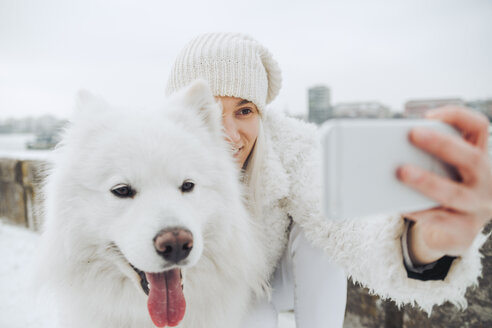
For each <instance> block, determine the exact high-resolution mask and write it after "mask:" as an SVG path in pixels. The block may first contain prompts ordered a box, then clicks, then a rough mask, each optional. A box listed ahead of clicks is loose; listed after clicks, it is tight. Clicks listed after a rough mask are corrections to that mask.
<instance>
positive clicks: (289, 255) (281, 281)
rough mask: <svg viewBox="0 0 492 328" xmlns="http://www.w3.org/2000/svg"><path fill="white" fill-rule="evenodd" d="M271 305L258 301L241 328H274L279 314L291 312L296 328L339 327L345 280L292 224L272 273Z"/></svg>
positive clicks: (337, 268) (299, 229) (343, 309)
mask: <svg viewBox="0 0 492 328" xmlns="http://www.w3.org/2000/svg"><path fill="white" fill-rule="evenodd" d="M271 283H272V287H273V294H272V300H271V302H268V301H267V300H258V301H257V302H256V303H255V304H254V305H253V308H252V310H251V312H250V313H249V315H248V316H247V318H246V320H245V322H244V324H243V328H253V327H254V328H277V327H278V312H282V311H288V310H292V309H293V310H294V314H295V320H296V328H321V327H323V328H328V327H329V328H342V327H343V319H344V316H345V305H346V302H347V279H346V276H345V273H344V272H343V270H342V269H341V268H340V267H338V266H336V265H335V264H333V263H331V262H330V260H329V259H328V257H327V255H326V254H325V253H323V251H322V250H320V249H317V248H314V247H313V246H311V244H310V243H309V242H308V241H307V239H306V237H305V236H304V233H303V231H302V229H301V228H300V227H299V226H298V225H297V224H295V223H294V224H293V225H292V230H291V232H290V235H289V243H288V245H287V249H286V250H285V253H284V255H283V256H282V259H281V261H280V264H279V266H278V268H277V270H276V271H275V273H274V277H273V281H272V282H271Z"/></svg>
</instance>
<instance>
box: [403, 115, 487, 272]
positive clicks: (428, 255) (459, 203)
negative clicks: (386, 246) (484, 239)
mask: <svg viewBox="0 0 492 328" xmlns="http://www.w3.org/2000/svg"><path fill="white" fill-rule="evenodd" d="M426 117H427V118H430V119H438V120H441V121H443V122H445V123H448V124H451V125H453V126H454V127H456V128H457V129H458V130H460V131H461V133H462V136H463V138H462V139H460V138H456V137H452V136H448V135H443V134H441V133H438V132H434V131H431V130H428V129H423V128H416V129H413V130H412V131H411V133H410V141H411V142H412V143H413V144H414V145H415V146H417V147H419V148H421V149H423V150H425V151H426V152H428V153H430V154H432V155H435V156H436V157H438V158H440V159H441V160H443V161H445V162H447V163H449V164H451V165H452V166H454V167H455V168H456V169H457V171H458V173H459V175H460V177H461V181H459V182H455V181H452V180H450V179H448V178H443V177H440V176H438V175H436V174H433V173H431V172H428V171H425V170H423V169H420V168H418V167H415V166H411V165H404V166H402V167H400V168H399V169H398V178H399V179H400V180H401V181H402V182H404V183H405V184H407V185H409V186H410V187H412V188H414V189H416V190H418V191H419V192H421V193H423V194H424V195H426V196H428V197H430V198H432V199H434V200H435V201H437V202H438V203H439V204H441V206H439V207H436V208H433V209H430V210H425V211H419V212H413V213H408V214H405V215H404V216H405V217H406V218H408V219H410V220H412V221H413V224H412V225H411V226H410V229H409V231H408V236H407V240H408V249H409V253H410V257H411V259H412V262H413V263H414V264H415V265H422V264H427V263H431V262H434V261H436V260H438V259H439V258H441V257H442V256H444V255H451V256H460V255H462V254H463V253H464V252H465V251H466V250H467V249H468V247H469V246H470V245H471V244H472V242H473V240H474V239H475V237H476V236H477V235H478V233H479V232H480V230H481V229H482V228H483V227H484V226H485V225H486V224H487V223H488V222H489V220H490V219H491V218H492V171H491V167H490V159H489V154H488V135H489V132H488V129H489V121H488V119H487V118H486V117H485V116H483V115H481V114H479V113H477V112H473V111H471V110H468V109H465V108H461V107H443V108H439V109H436V110H433V111H430V112H429V113H428V115H426Z"/></svg>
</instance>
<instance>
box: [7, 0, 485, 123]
mask: <svg viewBox="0 0 492 328" xmlns="http://www.w3.org/2000/svg"><path fill="white" fill-rule="evenodd" d="M215 31H221V32H226V31H227V32H228V31H230V32H243V33H247V34H250V35H251V36H253V37H255V38H256V39H258V40H259V41H260V42H262V43H263V44H264V45H265V46H266V47H267V48H269V49H270V51H271V52H272V53H273V55H274V57H275V58H276V59H277V60H278V62H279V63H280V67H281V68H282V70H283V77H284V82H283V89H282V90H281V93H280V96H279V97H278V99H277V100H276V101H275V102H274V103H273V104H272V106H273V107H275V108H277V109H278V110H282V111H289V112H290V113H295V114H300V113H305V112H306V111H307V88H308V87H311V86H313V85H317V84H325V85H327V86H329V87H330V88H331V92H332V103H334V104H336V103H340V102H352V101H380V102H382V103H383V104H386V105H388V106H390V107H391V108H392V109H393V110H401V109H402V108H403V104H404V102H405V101H407V100H409V99H421V98H436V97H460V98H463V99H465V100H474V99H484V98H492V1H490V0H412V1H404V0H394V1H382V0H371V1H364V0H360V1H355V0H337V1H334V0H319V1H318V0H304V1H289V0H270V1H269V0H243V1H231V0H229V1H220V0H209V1H205V0H201V1H186V0H181V1H179V0H177V1H176V0H175V1H165V0H154V1H149V0H144V1H142V0H140V1H127V0H111V1H97V0H84V1H67V0H44V1H40V0H37V1H36V0H32V1H27V0H0V119H3V118H6V117H9V116H15V117H22V116H26V115H41V114H44V113H51V114H55V115H57V116H59V117H67V116H69V115H70V113H71V111H72V110H73V107H74V104H73V103H74V100H73V99H74V95H75V93H76V92H77V90H79V89H80V88H85V89H88V90H91V91H93V92H95V93H98V94H100V95H102V96H104V97H105V98H106V99H107V100H108V101H109V102H110V103H114V104H116V105H124V106H136V107H147V106H158V105H159V104H161V103H162V102H163V98H164V88H165V83H166V80H167V75H168V72H169V69H170V67H171V64H172V62H173V60H174V58H175V56H176V55H177V53H178V52H179V50H180V49H181V48H182V46H183V45H184V44H185V43H186V42H188V41H189V40H190V39H191V38H192V37H194V36H195V35H197V34H200V33H203V32H215Z"/></svg>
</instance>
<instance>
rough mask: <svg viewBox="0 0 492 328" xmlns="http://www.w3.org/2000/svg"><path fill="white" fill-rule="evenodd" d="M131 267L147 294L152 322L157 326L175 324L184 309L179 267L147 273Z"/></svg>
mask: <svg viewBox="0 0 492 328" xmlns="http://www.w3.org/2000/svg"><path fill="white" fill-rule="evenodd" d="M132 268H133V269H134V270H135V272H137V274H138V275H139V276H140V285H141V286H142V289H143V291H144V292H145V294H147V295H148V296H149V299H148V301H147V307H148V310H149V314H150V317H151V318H152V321H153V322H154V324H155V325H156V326H157V327H165V326H170V327H174V326H177V325H178V324H179V323H180V322H181V320H183V317H184V313H185V310H186V302H185V299H184V295H183V285H182V276H181V269H179V268H176V269H172V270H169V271H165V272H159V273H149V272H143V271H141V270H139V269H137V268H136V267H134V266H133V265H132Z"/></svg>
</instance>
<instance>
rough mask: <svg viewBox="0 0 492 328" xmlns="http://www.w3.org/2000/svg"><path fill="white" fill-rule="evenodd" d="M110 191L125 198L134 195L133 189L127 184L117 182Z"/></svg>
mask: <svg viewBox="0 0 492 328" xmlns="http://www.w3.org/2000/svg"><path fill="white" fill-rule="evenodd" d="M111 193H112V194H113V195H115V196H116V197H119V198H127V197H133V196H135V193H136V192H135V190H133V189H132V187H130V186H129V185H126V184H119V185H116V186H114V187H113V188H111Z"/></svg>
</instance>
